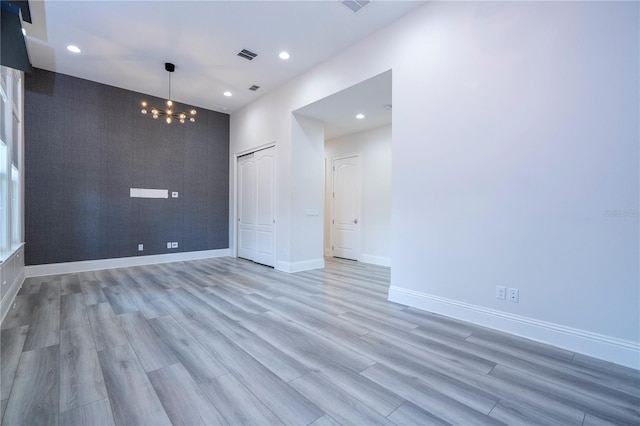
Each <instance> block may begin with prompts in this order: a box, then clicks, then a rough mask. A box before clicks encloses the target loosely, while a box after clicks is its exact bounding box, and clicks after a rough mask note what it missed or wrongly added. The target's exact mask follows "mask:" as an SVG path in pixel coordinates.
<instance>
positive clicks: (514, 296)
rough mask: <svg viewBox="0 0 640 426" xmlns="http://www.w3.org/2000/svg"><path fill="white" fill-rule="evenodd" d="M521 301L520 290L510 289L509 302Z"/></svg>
mask: <svg viewBox="0 0 640 426" xmlns="http://www.w3.org/2000/svg"><path fill="white" fill-rule="evenodd" d="M518 299H520V290H518V289H517V288H510V289H509V302H517V301H518Z"/></svg>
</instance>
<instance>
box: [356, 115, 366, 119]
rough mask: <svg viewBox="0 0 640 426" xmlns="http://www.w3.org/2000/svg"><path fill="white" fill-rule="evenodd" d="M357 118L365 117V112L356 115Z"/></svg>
mask: <svg viewBox="0 0 640 426" xmlns="http://www.w3.org/2000/svg"><path fill="white" fill-rule="evenodd" d="M356 118H357V119H358V120H362V119H363V118H364V114H358V115H356Z"/></svg>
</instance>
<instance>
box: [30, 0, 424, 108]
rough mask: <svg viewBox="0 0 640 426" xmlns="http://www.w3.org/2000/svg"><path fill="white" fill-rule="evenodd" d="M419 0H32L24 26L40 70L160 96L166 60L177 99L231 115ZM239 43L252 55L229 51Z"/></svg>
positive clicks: (164, 91)
mask: <svg viewBox="0 0 640 426" xmlns="http://www.w3.org/2000/svg"><path fill="white" fill-rule="evenodd" d="M421 4H423V2H420V1H376V0H374V1H372V2H371V3H369V4H368V5H367V6H366V7H364V8H363V9H362V10H360V11H359V12H358V13H353V12H352V11H351V10H349V9H348V8H346V7H345V6H344V5H342V4H341V3H340V2H339V1H337V0H323V1H158V0H155V1H154V0H147V1H93V0H87V1H60V0H46V1H37V0H31V1H30V6H31V14H32V20H33V24H28V23H25V24H24V26H25V29H26V31H27V46H28V49H29V55H30V58H31V62H32V64H33V66H35V67H37V68H43V69H46V70H50V71H56V72H59V73H62V74H67V75H72V76H75V77H80V78H84V79H88V80H92V81H96V82H99V83H104V84H108V85H111V86H116V87H120V88H124V89H128V90H133V91H136V92H142V93H146V94H150V95H154V96H158V97H167V96H168V76H167V72H166V71H165V70H164V63H165V62H173V63H174V64H175V65H176V71H175V73H173V75H172V77H171V79H172V81H171V83H172V84H171V86H172V90H171V91H172V97H173V99H174V100H176V101H178V102H182V103H186V104H189V105H193V106H197V107H202V108H207V109H211V110H214V111H225V112H229V113H232V112H233V111H235V110H237V109H239V108H241V107H242V106H244V105H246V104H248V103H250V102H252V101H254V100H255V99H257V98H258V97H260V96H262V95H264V94H265V93H267V92H269V91H270V90H273V89H274V88H276V87H278V86H280V85H282V84H284V83H285V82H287V81H288V80H290V79H292V78H294V77H295V76H297V75H299V74H301V73H303V72H304V71H305V70H308V69H310V68H312V67H313V66H315V65H317V64H319V63H321V62H323V61H325V60H327V59H328V58H330V57H332V56H334V55H335V54H337V53H338V52H340V51H342V50H343V49H345V48H347V47H348V46H350V45H352V44H354V43H356V42H357V41H359V40H361V39H363V38H364V37H366V36H367V35H369V34H371V33H373V32H375V31H376V30H378V29H380V28H382V27H384V26H386V25H387V24H389V23H391V22H392V21H394V20H396V19H398V18H399V17H401V16H403V15H405V14H407V13H409V12H410V11H411V10H412V9H414V8H416V7H418V6H420V5H421ZM68 44H75V45H77V46H79V47H80V48H81V49H82V53H81V54H73V53H71V52H69V51H67V49H66V46H67V45H68ZM243 48H246V49H249V50H252V51H254V52H256V53H258V57H257V58H256V59H254V60H253V61H251V62H250V61H247V60H245V59H242V58H240V57H238V56H236V54H237V53H238V52H239V51H240V50H241V49H243ZM282 50H287V51H288V52H289V53H290V54H291V58H290V59H289V60H287V61H283V60H281V59H279V58H278V53H279V52H280V51H282ZM253 84H256V85H258V86H260V87H261V88H260V89H259V90H258V91H257V92H252V91H249V90H248V88H249V87H250V86H251V85H253ZM227 90H228V91H231V92H232V93H233V96H232V97H225V96H223V92H225V91H227ZM361 94H362V93H361ZM346 99H347V97H346V96H343V97H342V100H341V101H340V102H346ZM372 102H376V103H377V104H378V106H379V103H380V102H379V100H377V99H375V100H372ZM387 103H390V102H387ZM361 104H362V102H361ZM363 107H364V105H363ZM316 112H317V111H316ZM347 112H348V114H350V115H353V114H352V113H351V111H350V110H349V111H347Z"/></svg>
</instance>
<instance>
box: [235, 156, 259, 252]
mask: <svg viewBox="0 0 640 426" xmlns="http://www.w3.org/2000/svg"><path fill="white" fill-rule="evenodd" d="M255 197H256V176H255V160H254V158H253V154H248V155H244V156H242V157H240V158H238V218H239V220H238V256H239V257H243V258H245V259H250V258H251V257H252V253H253V252H254V251H255V238H256V237H255V216H256V209H255Z"/></svg>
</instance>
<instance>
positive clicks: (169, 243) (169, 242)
mask: <svg viewBox="0 0 640 426" xmlns="http://www.w3.org/2000/svg"><path fill="white" fill-rule="evenodd" d="M167 248H168V249H170V248H171V241H167Z"/></svg>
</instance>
